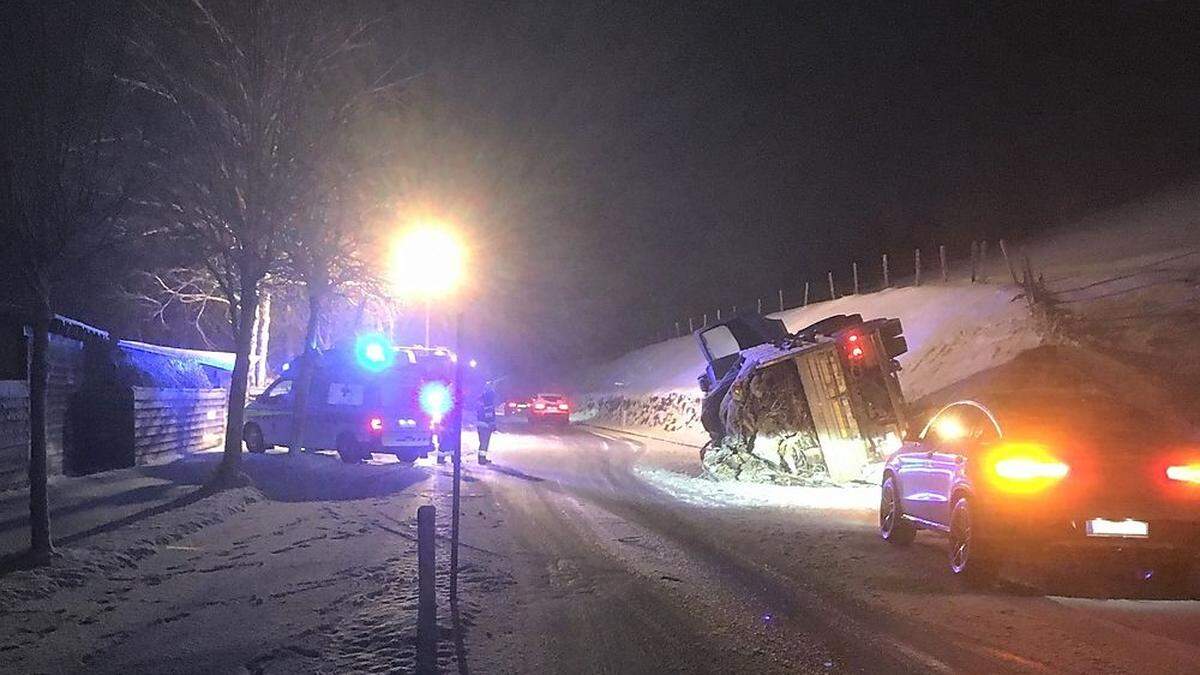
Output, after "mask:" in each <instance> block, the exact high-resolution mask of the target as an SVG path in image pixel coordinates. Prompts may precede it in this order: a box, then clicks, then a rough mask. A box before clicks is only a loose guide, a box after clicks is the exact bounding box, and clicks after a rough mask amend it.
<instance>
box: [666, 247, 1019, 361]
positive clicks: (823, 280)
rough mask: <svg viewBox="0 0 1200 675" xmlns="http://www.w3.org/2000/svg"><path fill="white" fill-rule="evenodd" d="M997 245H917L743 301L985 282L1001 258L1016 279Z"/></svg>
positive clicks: (679, 329)
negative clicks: (961, 251)
mask: <svg viewBox="0 0 1200 675" xmlns="http://www.w3.org/2000/svg"><path fill="white" fill-rule="evenodd" d="M998 244H999V245H998V246H996V247H992V246H990V245H989V242H987V241H975V242H971V246H970V251H969V253H968V254H967V255H966V256H965V257H953V256H951V255H950V251H949V249H947V247H946V246H944V245H942V246H937V247H932V248H929V249H926V250H922V249H919V248H918V249H915V250H914V251H913V252H912V254H911V255H905V256H903V260H900V259H897V258H896V257H895V256H891V255H889V254H887V253H884V254H881V255H880V257H879V259H878V261H872V262H870V263H869V264H868V263H867V262H865V261H864V262H861V263H860V262H858V261H854V262H852V263H851V265H850V269H849V270H846V273H843V275H837V274H834V272H833V270H828V271H826V273H825V274H824V275H823V277H819V278H815V279H806V280H803V281H802V282H801V284H800V285H798V286H795V287H792V288H790V289H785V288H777V289H775V290H774V291H773V292H771V293H769V294H765V295H761V296H759V297H758V298H756V299H755V300H753V301H752V302H751V303H748V304H745V305H742V306H743V307H752V308H754V309H756V310H757V312H758V313H759V314H764V313H771V312H781V311H784V310H787V309H794V308H797V307H806V306H808V305H810V304H813V303H817V302H823V301H826V300H836V299H838V298H841V297H845V296H847V295H858V294H860V293H870V292H874V291H879V290H883V289H885V288H898V287H903V286H921V285H923V284H928V283H930V282H934V283H947V282H949V281H951V280H952V279H953V280H955V281H958V280H962V281H967V280H969V281H970V282H971V283H980V282H986V281H988V279H989V276H990V273H991V272H992V271H993V268H994V266H995V265H996V264H998V263H1000V262H1003V264H1004V265H1005V267H1006V268H1007V271H1008V273H1009V275H1010V277H1011V280H1012V282H1013V283H1014V284H1020V283H1021V281H1019V279H1018V276H1019V275H1018V272H1017V270H1018V269H1019V268H1020V266H1021V262H1020V260H1019V259H1018V258H1019V254H1018V253H1017V252H1015V251H1010V250H1009V246H1008V243H1007V242H1005V241H1004V240H1000V241H999V242H998ZM997 251H998V252H999V253H998V254H997ZM737 310H738V306H737V305H731V306H730V307H729V308H724V307H718V308H716V309H715V310H714V311H712V312H702V313H700V314H697V315H692V316H689V317H687V318H686V319H680V320H676V321H674V322H673V324H672V325H671V326H670V327H669V328H667V330H660V331H659V332H657V333H656V334H655V335H653V336H650V337H648V338H647V339H646V342H647V343H649V342H659V341H662V340H665V339H669V338H672V337H680V336H682V335H684V334H685V331H686V332H687V333H692V332H694V331H696V330H699V329H701V328H704V327H706V326H709V325H711V323H713V322H714V321H717V322H719V321H721V320H722V318H729V317H730V316H733V315H735V314H737Z"/></svg>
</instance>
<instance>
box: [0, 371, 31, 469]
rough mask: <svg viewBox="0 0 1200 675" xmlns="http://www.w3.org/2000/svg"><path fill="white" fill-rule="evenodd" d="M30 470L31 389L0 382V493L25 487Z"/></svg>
mask: <svg viewBox="0 0 1200 675" xmlns="http://www.w3.org/2000/svg"><path fill="white" fill-rule="evenodd" d="M28 467H29V386H28V385H27V384H26V383H25V380H0V491H4V490H11V489H13V488H18V487H22V486H23V485H25V484H26V481H27V479H28Z"/></svg>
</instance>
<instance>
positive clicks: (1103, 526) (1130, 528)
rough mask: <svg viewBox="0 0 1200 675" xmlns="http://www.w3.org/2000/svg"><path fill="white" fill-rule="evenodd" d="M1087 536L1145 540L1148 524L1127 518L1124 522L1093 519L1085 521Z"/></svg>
mask: <svg viewBox="0 0 1200 675" xmlns="http://www.w3.org/2000/svg"><path fill="white" fill-rule="evenodd" d="M1087 536H1089V537H1129V538H1133V539H1145V538H1147V537H1149V536H1150V523H1147V522H1145V521H1144V520H1131V519H1128V518H1127V519H1125V520H1105V519H1104V518H1093V519H1091V520H1089V521H1087Z"/></svg>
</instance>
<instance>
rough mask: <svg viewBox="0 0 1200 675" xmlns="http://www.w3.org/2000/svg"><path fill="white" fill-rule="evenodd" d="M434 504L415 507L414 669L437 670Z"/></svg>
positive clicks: (435, 512) (424, 671) (429, 671)
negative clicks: (415, 606) (415, 625)
mask: <svg viewBox="0 0 1200 675" xmlns="http://www.w3.org/2000/svg"><path fill="white" fill-rule="evenodd" d="M436 517H437V508H436V507H434V506H430V505H427V506H422V507H419V508H418V509H417V672H418V673H434V672H437V634H438V630H437V580H436V578H435V575H436V569H437V560H436V550H435V547H434V543H435V536H436V530H435V527H434V521H435V519H436Z"/></svg>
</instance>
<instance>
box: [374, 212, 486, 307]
mask: <svg viewBox="0 0 1200 675" xmlns="http://www.w3.org/2000/svg"><path fill="white" fill-rule="evenodd" d="M466 257H467V256H466V250H465V249H464V247H463V245H462V244H461V243H460V242H459V240H458V238H457V237H455V235H454V234H453V233H451V232H450V231H449V230H447V229H446V228H444V227H439V226H436V225H423V226H420V227H417V228H414V229H412V230H409V231H408V232H405V233H404V234H403V235H401V236H400V237H399V238H398V239H397V240H396V241H395V243H394V244H393V246H392V252H391V259H390V260H389V273H390V277H391V282H392V286H393V288H394V289H395V290H396V292H397V293H399V294H400V296H401V297H405V298H422V299H429V298H438V297H442V296H445V295H448V294H450V293H451V292H452V291H454V289H456V288H457V287H458V286H459V284H460V283H461V282H462V280H463V277H464V275H465V273H466Z"/></svg>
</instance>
